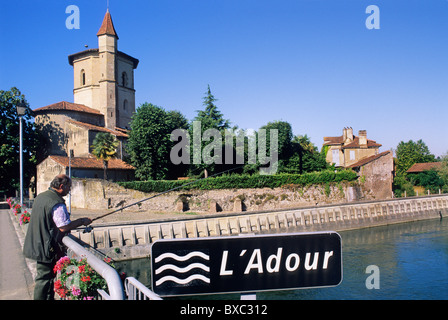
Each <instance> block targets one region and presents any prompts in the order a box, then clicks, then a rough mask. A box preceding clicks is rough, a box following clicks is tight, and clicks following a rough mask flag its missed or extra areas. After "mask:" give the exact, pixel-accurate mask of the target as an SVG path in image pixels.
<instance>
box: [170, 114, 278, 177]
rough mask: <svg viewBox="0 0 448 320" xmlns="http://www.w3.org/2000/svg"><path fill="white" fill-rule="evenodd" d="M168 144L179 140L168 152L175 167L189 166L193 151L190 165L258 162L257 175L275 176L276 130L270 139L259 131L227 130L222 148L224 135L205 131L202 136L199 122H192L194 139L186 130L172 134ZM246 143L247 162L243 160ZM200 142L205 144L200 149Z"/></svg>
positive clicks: (215, 130)
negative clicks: (258, 173) (258, 170)
mask: <svg viewBox="0 0 448 320" xmlns="http://www.w3.org/2000/svg"><path fill="white" fill-rule="evenodd" d="M246 139H247V140H246ZM171 140H172V141H179V140H180V141H179V142H178V143H177V144H176V145H175V146H174V147H173V148H172V149H171V152H170V160H171V162H172V163H173V164H176V165H177V164H181V163H182V164H190V162H191V154H190V150H191V149H192V151H193V157H192V158H193V164H212V163H214V164H257V161H258V163H259V164H260V165H261V167H260V174H275V173H276V172H277V169H278V130H277V129H270V130H269V136H267V132H266V129H259V130H258V132H255V131H253V130H247V131H242V130H237V131H236V130H226V131H225V133H224V141H225V144H224V148H223V135H222V134H221V132H220V131H219V130H217V129H207V130H205V131H204V132H202V129H201V122H200V121H193V139H191V136H190V134H189V133H188V131H187V130H185V129H176V130H174V131H173V132H172V133H171ZM234 141H236V142H235V144H234ZM246 141H247V159H245V148H246ZM191 142H193V145H191ZM203 142H205V143H208V144H207V145H205V146H203ZM234 146H235V148H234ZM223 149H224V156H223ZM234 150H235V153H234ZM268 153H269V155H268ZM263 166H265V167H263Z"/></svg>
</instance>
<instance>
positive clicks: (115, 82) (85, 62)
mask: <svg viewBox="0 0 448 320" xmlns="http://www.w3.org/2000/svg"><path fill="white" fill-rule="evenodd" d="M97 37H98V48H96V49H87V50H84V51H81V52H78V53H74V54H71V55H69V56H68V62H69V64H70V65H71V66H72V67H73V79H74V81H73V97H74V102H67V101H60V102H57V103H53V104H50V105H47V106H44V107H41V108H37V109H35V110H34V114H35V122H36V124H37V125H38V126H39V127H40V130H41V132H42V133H43V134H44V136H45V137H46V141H47V144H46V145H45V146H43V147H42V150H41V152H42V154H44V155H45V156H47V158H46V159H45V160H44V161H43V162H41V163H40V164H38V166H37V177H36V178H37V179H36V180H37V181H36V182H37V192H40V191H42V190H45V189H46V188H47V187H48V185H45V184H44V185H42V183H41V182H43V181H40V180H41V179H42V177H44V176H45V175H46V174H45V173H44V172H42V171H43V170H44V168H47V169H48V168H49V167H51V166H53V165H55V159H59V161H57V163H58V164H57V165H56V167H58V166H60V165H64V164H68V158H69V156H70V155H71V157H72V163H77V164H78V167H77V168H76V170H75V171H72V176H74V177H79V178H84V177H95V176H98V177H100V178H102V177H103V173H102V172H103V171H102V163H101V161H99V160H96V159H94V158H93V156H92V155H91V153H90V152H91V146H92V144H93V140H94V139H95V136H96V134H97V133H99V132H108V133H111V134H112V135H113V136H115V137H116V139H117V140H118V141H119V146H118V148H117V155H118V159H117V160H115V161H114V162H113V163H114V165H112V166H111V165H110V166H109V170H108V176H110V177H112V179H113V180H126V179H128V178H132V177H130V171H133V168H132V167H131V166H130V165H128V164H126V163H125V162H124V161H122V159H123V154H124V145H125V143H126V140H127V138H128V130H129V128H130V121H131V117H132V115H133V113H134V112H135V89H134V70H135V69H136V68H137V65H138V63H139V61H138V59H136V58H133V57H131V56H130V55H128V54H126V53H124V52H121V51H119V50H118V46H117V44H118V35H117V32H116V30H115V27H114V25H113V22H112V17H111V14H110V12H109V10H107V12H106V14H105V16H104V19H103V22H102V24H101V26H100V29H99V30H98V33H97ZM92 161H97V162H98V164H97V165H93V164H92ZM98 165H101V166H100V168H99V169H96V168H97V167H98ZM67 166H68V165H67ZM83 166H86V167H83ZM84 169H85V170H84ZM55 170H56V171H58V172H59V171H60V168H59V169H55ZM65 170H66V171H67V173H68V167H66V168H65ZM95 170H97V171H96V172H95ZM132 176H133V174H132ZM45 180H46V179H45ZM45 183H46V182H45Z"/></svg>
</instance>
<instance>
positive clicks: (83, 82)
mask: <svg viewBox="0 0 448 320" xmlns="http://www.w3.org/2000/svg"><path fill="white" fill-rule="evenodd" d="M81 85H82V86H85V85H86V72H85V71H84V69H82V70H81Z"/></svg>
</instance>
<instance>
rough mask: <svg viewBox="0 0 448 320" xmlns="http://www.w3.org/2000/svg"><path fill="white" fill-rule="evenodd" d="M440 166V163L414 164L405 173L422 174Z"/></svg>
mask: <svg viewBox="0 0 448 320" xmlns="http://www.w3.org/2000/svg"><path fill="white" fill-rule="evenodd" d="M441 166H442V162H426V163H414V164H413V165H412V167H410V168H409V169H408V171H406V172H407V173H417V172H423V171H427V170H431V169H438V168H440V167H441Z"/></svg>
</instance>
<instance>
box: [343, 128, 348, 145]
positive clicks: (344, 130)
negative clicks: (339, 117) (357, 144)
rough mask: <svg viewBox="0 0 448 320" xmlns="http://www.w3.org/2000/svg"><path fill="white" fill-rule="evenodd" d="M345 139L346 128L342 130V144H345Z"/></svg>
mask: <svg viewBox="0 0 448 320" xmlns="http://www.w3.org/2000/svg"><path fill="white" fill-rule="evenodd" d="M346 139H347V128H344V129H343V130H342V142H344V143H345V140H346Z"/></svg>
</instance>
